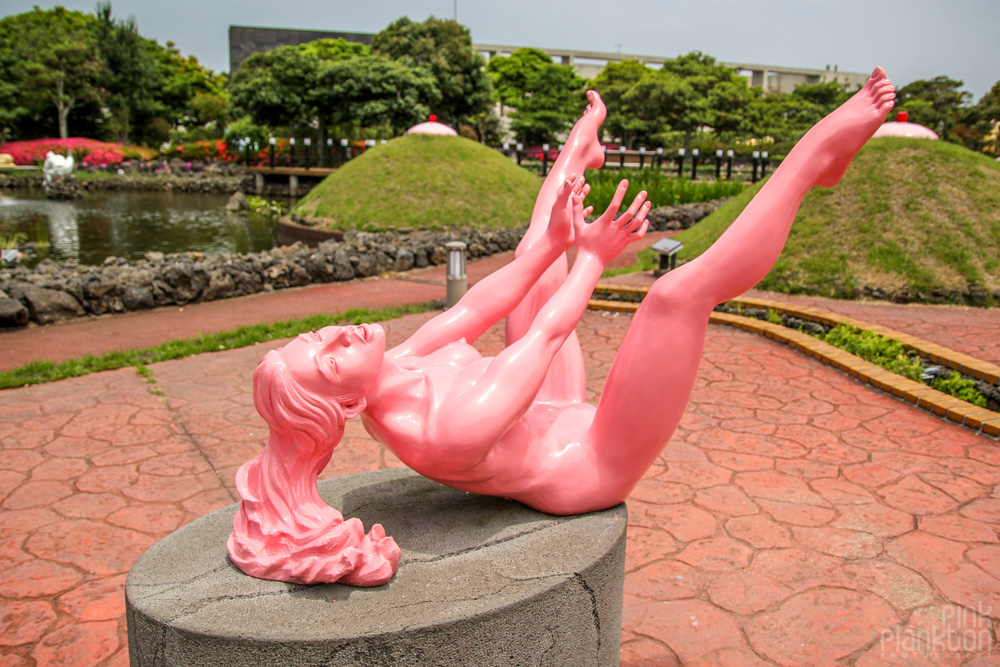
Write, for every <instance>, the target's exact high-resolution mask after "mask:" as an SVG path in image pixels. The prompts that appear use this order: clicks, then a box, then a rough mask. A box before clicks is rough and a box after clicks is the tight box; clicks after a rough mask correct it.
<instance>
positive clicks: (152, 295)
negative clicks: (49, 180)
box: [0, 229, 524, 326]
mask: <svg viewBox="0 0 1000 667" xmlns="http://www.w3.org/2000/svg"><path fill="white" fill-rule="evenodd" d="M523 233H524V229H509V230H490V231H478V230H461V231H454V232H412V233H409V234H388V233H378V234H374V233H367V232H348V233H347V234H346V235H345V237H344V240H343V241H326V242H324V243H322V244H320V245H319V246H318V247H316V248H310V247H308V246H305V245H303V244H295V245H293V246H284V247H280V248H275V249H273V250H267V251H264V252H261V253H257V254H245V255H242V254H231V255H203V254H201V253H180V254H170V255H164V254H163V253H158V252H151V253H147V254H146V258H145V259H143V260H139V261H135V262H127V261H126V260H124V259H120V258H114V257H109V258H108V259H107V260H105V262H104V264H103V265H102V266H80V265H76V264H74V263H72V262H67V263H65V264H63V265H59V264H56V263H55V262H53V261H51V260H43V261H42V262H40V263H39V264H38V266H36V267H35V268H34V269H28V268H25V267H23V266H19V267H14V268H9V269H3V270H0V326H24V325H26V324H27V323H28V321H29V320H30V321H32V322H35V323H38V324H47V323H50V322H56V321H58V320H63V319H68V318H73V317H82V316H86V315H103V314H106V313H123V312H127V311H134V310H145V309H149V308H155V307H159V306H171V305H184V304H187V303H195V302H199V301H214V300H216V299H225V298H229V297H235V296H244V295H247V294H255V293H257V292H262V291H272V290H276V289H284V288H287V287H299V286H302V285H308V284H310V283H326V282H334V281H341V280H351V279H353V278H365V277H368V276H376V275H379V274H380V273H384V272H386V271H408V270H410V269H413V268H422V267H426V266H431V265H438V264H443V263H444V262H445V260H446V252H445V247H444V246H445V243H447V242H449V241H464V242H465V243H466V244H467V245H468V256H469V258H470V259H475V258H477V257H484V256H487V255H493V254H496V253H499V252H503V251H506V250H513V249H514V248H515V247H516V246H517V243H518V241H519V240H520V238H521V236H522V235H523Z"/></svg>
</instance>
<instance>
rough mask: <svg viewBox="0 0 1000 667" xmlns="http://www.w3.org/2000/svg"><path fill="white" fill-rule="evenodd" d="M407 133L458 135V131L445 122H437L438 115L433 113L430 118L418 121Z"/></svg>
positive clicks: (440, 135)
mask: <svg viewBox="0 0 1000 667" xmlns="http://www.w3.org/2000/svg"><path fill="white" fill-rule="evenodd" d="M406 133H407V134H433V135H437V136H439V137H457V136H458V132H456V131H455V130H453V129H452V128H450V127H448V126H447V125H445V124H444V123H439V122H437V116H435V115H433V114H431V117H430V120H428V121H427V122H425V123H418V124H416V125H414V126H413V127H411V128H410V129H408V130H407V131H406Z"/></svg>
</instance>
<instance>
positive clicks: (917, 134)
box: [872, 111, 939, 139]
mask: <svg viewBox="0 0 1000 667" xmlns="http://www.w3.org/2000/svg"><path fill="white" fill-rule="evenodd" d="M906 119H907V113H906V112H905V111H900V112H899V114H898V115H897V116H896V120H895V121H893V122H888V123H883V124H882V125H881V127H879V128H878V129H877V130H875V134H874V135H872V137H873V138H875V137H910V138H911V139H938V138H939V137H938V135H937V132H935V131H934V130H932V129H931V128H929V127H927V126H925V125H921V124H920V123H910V122H908V121H907V120H906Z"/></svg>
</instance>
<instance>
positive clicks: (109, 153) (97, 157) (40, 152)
mask: <svg viewBox="0 0 1000 667" xmlns="http://www.w3.org/2000/svg"><path fill="white" fill-rule="evenodd" d="M49 151H52V152H53V153H56V154H58V155H68V154H69V152H70V151H72V152H73V158H74V160H75V161H76V163H77V164H84V165H95V166H103V165H109V164H119V163H120V162H122V160H126V159H139V160H149V159H151V158H153V157H154V156H155V155H156V151H154V150H152V149H149V148H144V147H142V146H124V145H122V144H116V143H110V142H105V141H97V140H96V139H86V138H84V137H70V138H69V139H32V140H30V141H11V142H9V143H6V144H4V145H3V148H0V152H3V153H10V154H11V156H12V157H13V158H14V164H19V165H24V166H30V165H33V164H42V163H43V162H45V155H46V154H47V153H48V152H49Z"/></svg>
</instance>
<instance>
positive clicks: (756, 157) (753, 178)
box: [750, 151, 760, 183]
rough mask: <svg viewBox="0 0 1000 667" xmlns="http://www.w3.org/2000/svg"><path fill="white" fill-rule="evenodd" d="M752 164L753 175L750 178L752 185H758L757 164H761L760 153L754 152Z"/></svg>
mask: <svg viewBox="0 0 1000 667" xmlns="http://www.w3.org/2000/svg"><path fill="white" fill-rule="evenodd" d="M751 162H752V164H753V173H752V174H751V176H750V182H751V183H756V182H757V164H758V163H759V162H760V151H754V152H753V157H752V161H751Z"/></svg>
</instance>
